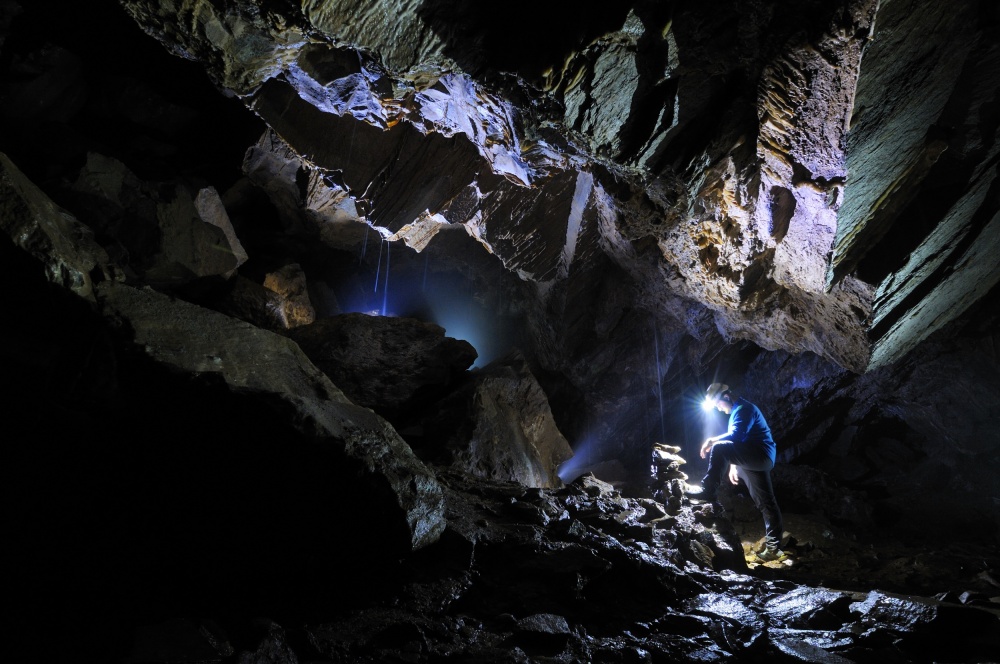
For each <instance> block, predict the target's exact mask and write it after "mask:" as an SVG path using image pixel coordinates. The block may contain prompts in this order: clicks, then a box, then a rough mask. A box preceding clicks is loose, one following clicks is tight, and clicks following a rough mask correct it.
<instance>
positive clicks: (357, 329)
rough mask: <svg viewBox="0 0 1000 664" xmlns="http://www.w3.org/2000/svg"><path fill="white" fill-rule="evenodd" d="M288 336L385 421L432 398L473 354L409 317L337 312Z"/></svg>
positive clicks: (455, 379)
mask: <svg viewBox="0 0 1000 664" xmlns="http://www.w3.org/2000/svg"><path fill="white" fill-rule="evenodd" d="M288 336H289V338H291V339H292V340H294V341H295V342H296V343H297V344H298V345H299V346H300V347H301V348H302V349H303V351H304V352H305V354H306V355H307V356H308V357H309V358H310V359H311V360H312V361H313V362H314V363H315V364H316V366H317V367H319V368H320V369H321V370H322V371H323V372H324V373H325V374H326V375H327V376H329V377H330V380H332V381H333V382H334V383H335V384H336V385H337V386H338V387H339V388H340V389H342V390H343V391H344V393H345V394H347V396H348V397H350V399H351V400H352V401H354V402H355V403H357V404H359V405H361V406H364V407H366V408H371V409H373V410H375V412H377V413H379V414H381V415H382V416H383V417H386V418H388V419H390V420H394V419H396V418H397V417H400V416H401V415H404V414H410V413H411V412H412V411H413V410H414V409H419V408H421V407H423V406H425V405H426V404H428V403H431V402H432V401H433V400H434V399H435V398H436V397H438V396H440V395H442V394H443V393H444V392H445V390H447V389H448V388H449V386H451V385H454V384H456V383H457V382H458V381H459V380H460V379H461V377H462V376H463V374H464V373H465V370H466V369H468V368H469V366H471V365H472V363H473V362H474V361H475V359H476V351H475V349H474V348H473V347H472V346H471V345H470V344H469V343H468V342H466V341H460V340H457V339H452V338H451V337H446V336H445V334H444V329H443V328H441V327H439V326H437V325H434V324H433V323H424V322H421V321H418V320H414V319H409V318H396V317H390V316H369V315H366V314H357V313H355V314H342V315H340V316H333V317H331V318H322V319H320V320H317V321H315V322H314V323H312V324H309V325H303V326H300V327H297V328H294V329H292V330H289V332H288Z"/></svg>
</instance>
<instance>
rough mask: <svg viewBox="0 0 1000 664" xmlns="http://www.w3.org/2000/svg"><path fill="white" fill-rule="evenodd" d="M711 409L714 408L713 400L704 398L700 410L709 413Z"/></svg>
mask: <svg viewBox="0 0 1000 664" xmlns="http://www.w3.org/2000/svg"><path fill="white" fill-rule="evenodd" d="M713 408H715V399H712V398H709V397H705V400H704V401H702V402H701V409H702V410H703V411H705V412H706V413H711V412H712V409H713Z"/></svg>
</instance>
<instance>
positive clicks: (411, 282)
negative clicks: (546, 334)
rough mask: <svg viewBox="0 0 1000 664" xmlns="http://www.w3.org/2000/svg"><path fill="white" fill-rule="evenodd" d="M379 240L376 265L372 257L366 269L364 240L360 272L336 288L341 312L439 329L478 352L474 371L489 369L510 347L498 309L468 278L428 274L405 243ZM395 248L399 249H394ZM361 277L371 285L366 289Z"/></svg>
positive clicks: (426, 262) (451, 273)
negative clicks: (421, 322)
mask: <svg viewBox="0 0 1000 664" xmlns="http://www.w3.org/2000/svg"><path fill="white" fill-rule="evenodd" d="M366 236H367V234H366ZM380 240H381V241H380V243H379V256H378V259H377V261H376V260H374V255H371V256H369V258H371V259H373V261H372V262H373V263H374V264H372V263H368V265H369V268H368V270H365V269H364V265H365V260H364V259H365V251H366V248H367V247H366V245H367V240H364V241H363V244H362V254H361V259H360V260H359V266H358V267H359V272H358V274H357V275H356V276H355V277H352V278H350V279H347V280H345V281H344V282H342V283H340V284H338V286H337V288H336V289H335V290H336V294H337V301H338V303H339V307H340V310H341V311H343V312H345V313H365V314H368V315H372V316H400V317H409V318H416V319H418V320H424V321H429V322H432V323H435V324H437V325H440V326H441V327H442V328H444V330H445V335H447V336H449V337H452V338H455V339H461V340H464V341H468V342H469V343H470V344H472V346H473V347H474V348H475V349H476V353H477V354H478V357H477V358H476V361H475V363H474V364H473V367H482V366H485V365H486V364H488V363H489V362H491V361H493V360H495V359H497V358H498V357H501V356H503V355H504V354H505V353H507V352H508V351H509V350H510V349H511V343H510V340H509V334H508V332H507V330H508V329H509V326H508V325H506V324H505V322H504V321H503V320H501V317H500V316H498V315H497V313H496V306H490V303H488V302H484V296H483V295H482V294H480V293H477V292H475V290H474V288H473V286H472V283H471V282H470V281H469V278H468V277H466V276H464V275H462V274H460V273H458V272H456V271H449V272H435V271H433V270H429V269H428V267H429V263H430V258H429V256H428V255H426V254H425V255H423V256H419V255H418V254H416V252H414V251H413V250H411V249H409V248H408V247H406V246H405V245H403V244H401V243H393V242H391V241H388V240H385V239H382V238H380ZM393 244H396V249H397V251H391V249H390V247H391V245H393ZM383 247H384V248H383ZM372 268H374V274H372ZM365 275H368V276H367V277H366V276H365ZM357 277H360V278H361V280H362V282H364V281H367V284H366V285H365V286H363V287H362V285H361V284H360V283H358V281H357ZM368 279H370V281H369V280H368ZM373 284H374V285H373Z"/></svg>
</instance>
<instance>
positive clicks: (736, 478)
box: [729, 464, 740, 484]
mask: <svg viewBox="0 0 1000 664" xmlns="http://www.w3.org/2000/svg"><path fill="white" fill-rule="evenodd" d="M729 481H730V482H732V483H733V484H739V483H740V474H739V472H738V471H737V470H736V466H735V465H733V464H730V465H729Z"/></svg>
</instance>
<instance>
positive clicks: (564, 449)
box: [426, 355, 573, 487]
mask: <svg viewBox="0 0 1000 664" xmlns="http://www.w3.org/2000/svg"><path fill="white" fill-rule="evenodd" d="M437 408H438V410H437V412H436V413H434V415H432V416H431V417H430V418H428V421H427V423H426V426H427V434H428V439H430V440H434V441H439V442H440V443H441V444H443V445H444V446H445V447H446V448H447V456H448V458H449V460H450V464H451V465H452V466H454V467H458V468H463V469H465V470H467V471H469V472H471V473H472V474H473V475H476V476H477V477H483V478H488V479H494V480H504V481H514V482H518V483H520V484H523V485H525V486H530V487H558V486H562V480H561V479H560V478H559V475H558V470H559V466H560V465H561V464H562V463H563V462H564V461H567V460H568V459H570V458H571V457H572V456H573V450H572V448H571V447H570V445H569V442H568V441H567V440H566V438H565V437H563V435H562V433H561V432H560V431H559V429H558V427H557V426H556V423H555V420H554V419H553V417H552V411H551V410H550V408H549V403H548V399H547V397H546V396H545V392H544V391H542V388H541V386H540V385H539V384H538V381H537V380H535V377H534V376H533V375H532V374H531V372H530V371H529V370H528V367H527V364H526V362H525V361H524V358H522V357H520V356H519V355H513V356H511V357H508V358H506V359H504V360H499V361H497V362H494V363H492V364H490V365H489V366H487V367H485V368H484V369H482V370H479V371H477V372H476V374H475V376H474V377H473V378H472V380H471V381H470V382H469V383H467V384H466V385H464V386H463V387H462V388H461V389H459V390H457V391H456V392H455V393H453V394H452V395H450V396H449V397H448V398H447V399H446V400H445V401H443V402H442V403H441V404H439V405H438V407H437Z"/></svg>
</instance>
